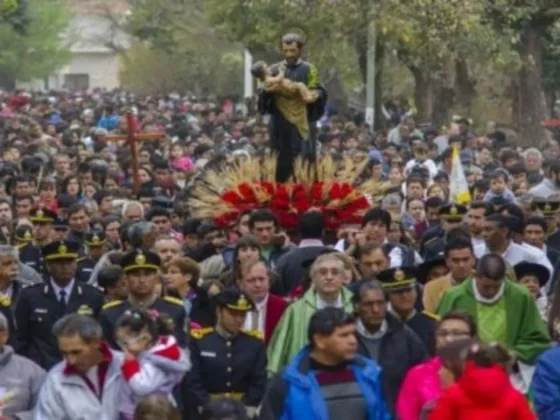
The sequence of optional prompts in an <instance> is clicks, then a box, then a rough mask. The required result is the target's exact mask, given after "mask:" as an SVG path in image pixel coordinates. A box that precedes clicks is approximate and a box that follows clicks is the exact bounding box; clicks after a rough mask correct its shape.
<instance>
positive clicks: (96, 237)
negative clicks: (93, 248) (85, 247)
mask: <svg viewBox="0 0 560 420" xmlns="http://www.w3.org/2000/svg"><path fill="white" fill-rule="evenodd" d="M91 241H92V242H93V243H94V244H98V243H99V236H97V235H93V238H92V239H91Z"/></svg>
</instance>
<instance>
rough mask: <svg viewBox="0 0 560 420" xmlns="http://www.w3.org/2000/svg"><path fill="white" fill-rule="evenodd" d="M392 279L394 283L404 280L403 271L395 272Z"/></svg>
mask: <svg viewBox="0 0 560 420" xmlns="http://www.w3.org/2000/svg"><path fill="white" fill-rule="evenodd" d="M393 278H394V279H395V281H403V280H404V278H405V275H404V271H402V270H397V271H395V274H394V275H393Z"/></svg>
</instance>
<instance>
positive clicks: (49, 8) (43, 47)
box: [0, 0, 70, 87]
mask: <svg viewBox="0 0 560 420" xmlns="http://www.w3.org/2000/svg"><path fill="white" fill-rule="evenodd" d="M28 13H29V23H28V25H27V29H26V32H25V33H21V32H19V31H17V30H15V29H14V28H13V27H12V25H11V24H10V23H8V22H5V23H3V24H0V44H1V45H2V49H0V83H1V84H2V85H4V86H5V87H13V85H14V82H15V80H16V79H17V80H20V81H29V80H32V79H36V78H43V77H46V76H48V75H49V74H52V73H53V72H54V71H56V70H57V69H59V68H60V67H61V66H63V65H64V64H65V63H66V62H67V61H68V60H69V59H70V52H69V50H68V48H67V46H65V45H63V44H62V43H61V39H60V35H61V33H63V32H64V30H65V29H66V28H67V26H68V24H69V22H70V14H69V12H68V7H67V5H66V3H65V2H64V1H63V0H49V1H43V0H30V1H29V9H28Z"/></svg>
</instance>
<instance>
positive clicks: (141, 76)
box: [119, 42, 243, 95]
mask: <svg viewBox="0 0 560 420" xmlns="http://www.w3.org/2000/svg"><path fill="white" fill-rule="evenodd" d="M201 49H202V48H200V49H194V48H193V49H191V50H190V51H187V50H186V49H183V50H182V52H181V54H177V53H173V52H171V53H170V52H167V51H165V50H163V49H158V48H153V47H152V46H150V45H149V44H148V43H146V42H138V43H134V44H133V45H132V47H131V49H130V50H129V51H128V53H127V56H126V58H125V60H124V63H123V64H124V65H123V67H122V68H121V71H120V74H119V76H120V79H121V83H122V85H123V87H124V88H125V89H128V90H131V91H134V92H139V93H145V94H156V93H161V92H171V91H176V90H179V91H185V90H189V91H192V92H194V93H195V94H197V95H208V94H217V95H241V94H242V93H243V57H242V55H241V52H238V53H223V54H222V53H213V54H207V53H204V52H203V51H201Z"/></svg>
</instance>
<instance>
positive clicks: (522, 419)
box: [429, 362, 536, 420]
mask: <svg viewBox="0 0 560 420" xmlns="http://www.w3.org/2000/svg"><path fill="white" fill-rule="evenodd" d="M451 419H453V420H498V419H499V420H534V419H536V417H535V415H534V414H533V412H532V411H531V408H530V407H529V403H528V402H527V400H526V399H525V397H524V396H523V395H522V394H521V393H520V392H519V391H517V390H516V389H515V388H513V386H512V385H511V384H510V381H509V377H508V375H507V373H506V371H505V370H504V369H503V368H501V367H500V366H492V367H489V368H483V367H478V366H475V365H474V364H473V363H472V362H467V365H466V367H465V372H464V373H463V375H462V376H461V378H460V379H459V380H458V381H457V382H456V383H455V384H453V385H452V386H451V387H449V388H448V389H447V390H446V391H445V392H444V393H443V395H442V397H441V398H440V400H439V401H438V403H437V404H436V407H435V408H434V411H432V413H431V414H430V417H429V420H451Z"/></svg>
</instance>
